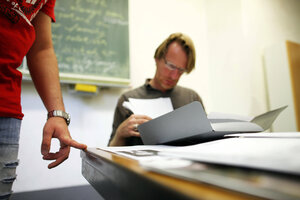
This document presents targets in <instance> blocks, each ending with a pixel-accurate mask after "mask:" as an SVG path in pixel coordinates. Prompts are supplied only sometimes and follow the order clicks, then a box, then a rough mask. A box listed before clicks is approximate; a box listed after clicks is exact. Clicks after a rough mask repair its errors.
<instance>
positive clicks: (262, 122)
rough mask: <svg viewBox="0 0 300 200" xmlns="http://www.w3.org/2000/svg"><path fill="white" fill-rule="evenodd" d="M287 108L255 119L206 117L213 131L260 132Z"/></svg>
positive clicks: (245, 117) (213, 115)
mask: <svg viewBox="0 0 300 200" xmlns="http://www.w3.org/2000/svg"><path fill="white" fill-rule="evenodd" d="M286 108H287V106H283V107H280V108H278V109H275V110H271V111H268V112H266V113H263V114H261V115H258V116H256V117H248V116H240V115H231V114H225V113H217V112H213V113H210V114H209V115H208V116H207V117H208V119H209V121H210V123H211V125H212V127H213V129H214V130H215V131H219V132H228V131H229V132H230V131H231V132H233V133H235V132H261V131H265V130H267V129H269V128H270V127H271V125H272V123H273V122H274V121H275V119H276V118H277V117H278V115H279V114H280V113H281V112H282V111H283V110H284V109H286Z"/></svg>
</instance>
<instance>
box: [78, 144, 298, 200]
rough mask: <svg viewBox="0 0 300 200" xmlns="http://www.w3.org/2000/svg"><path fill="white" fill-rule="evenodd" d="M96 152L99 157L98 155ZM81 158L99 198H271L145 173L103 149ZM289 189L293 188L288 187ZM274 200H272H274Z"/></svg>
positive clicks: (153, 199)
mask: <svg viewBox="0 0 300 200" xmlns="http://www.w3.org/2000/svg"><path fill="white" fill-rule="evenodd" d="M95 150H96V152H97V153H95ZM81 157H82V174H83V176H84V177H85V178H86V179H87V180H88V182H89V183H90V184H91V185H92V186H93V187H94V188H95V189H96V190H97V191H98V192H99V194H101V195H102V196H103V197H104V198H105V199H108V200H109V199H114V200H115V199H128V200H134V199H138V200H142V199H143V200H144V199H151V200H158V199H172V200H176V199H222V200H226V199H268V195H271V196H272V191H266V192H265V191H258V192H257V195H258V196H256V195H255V194H253V195H251V194H246V193H245V192H241V191H240V192H238V191H234V190H230V189H228V188H227V189H224V188H223V187H219V186H214V185H212V184H208V183H205V182H203V183H202V182H201V181H191V180H187V179H186V180H185V179H182V178H175V177H171V176H167V175H163V174H160V173H155V172H150V171H147V170H145V169H143V168H142V167H141V166H140V165H139V163H138V162H137V161H135V160H132V159H129V158H125V157H123V156H120V155H117V154H114V153H110V152H106V151H103V150H101V149H96V148H93V149H88V150H86V151H82V152H81ZM208 167H209V165H208ZM225 168H226V167H224V170H225ZM225 173H226V172H225ZM241 173H244V175H243V176H245V175H247V176H249V180H250V179H254V180H251V181H252V182H253V184H254V183H255V182H257V180H255V177H257V176H252V175H253V173H254V172H253V171H249V170H248V171H244V172H241V171H239V174H241ZM250 176H251V177H250ZM253 177H254V178H253ZM280 177H281V176H280ZM284 177H285V176H284ZM289 178H291V180H293V181H294V178H292V177H288V178H287V179H285V178H284V180H283V182H282V187H284V183H289V181H288V180H289ZM267 180H268V179H267ZM276 180H277V179H276ZM296 180H297V179H296ZM298 183H299V181H298ZM270 184H272V183H270ZM275 184H278V183H275ZM280 184H281V183H280ZM280 184H279V185H280ZM294 186H295V185H294ZM296 186H297V185H296ZM287 187H290V185H289V184H288V185H287ZM298 189H299V188H298ZM279 190H280V189H279ZM254 193H255V192H254ZM261 194H266V195H261ZM265 197H266V198H265ZM273 197H274V196H273ZM273 197H270V198H272V199H273ZM275 197H276V198H277V197H278V199H287V198H288V199H293V197H291V196H289V195H288V196H284V195H282V196H280V195H279V196H276V195H275ZM285 197H286V198H285ZM295 199H296V198H295Z"/></svg>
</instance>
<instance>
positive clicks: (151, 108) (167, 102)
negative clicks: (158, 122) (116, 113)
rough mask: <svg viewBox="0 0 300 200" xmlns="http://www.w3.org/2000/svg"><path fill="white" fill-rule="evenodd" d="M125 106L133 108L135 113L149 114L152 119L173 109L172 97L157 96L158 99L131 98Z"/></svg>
mask: <svg viewBox="0 0 300 200" xmlns="http://www.w3.org/2000/svg"><path fill="white" fill-rule="evenodd" d="M128 100H129V101H128V102H127V101H125V102H124V103H123V106H124V107H125V108H127V109H129V110H131V111H132V112H133V113H134V114H139V115H147V116H149V117H151V118H152V119H154V118H157V117H159V116H161V115H164V114H166V113H168V112H171V111H173V110H174V109H173V105H172V102H171V99H170V98H169V97H167V98H162V97H161V98H156V99H134V98H129V99H128Z"/></svg>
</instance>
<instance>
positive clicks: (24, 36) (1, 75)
mask: <svg viewBox="0 0 300 200" xmlns="http://www.w3.org/2000/svg"><path fill="white" fill-rule="evenodd" d="M54 6H55V0H48V1H47V0H1V1H0V117H13V118H17V119H22V118H23V116H24V115H23V113H22V108H21V82H22V74H21V73H20V72H19V71H18V70H17V68H18V67H19V66H20V65H21V63H22V60H23V58H24V56H25V55H26V54H27V52H28V50H29V49H30V47H31V46H32V44H33V42H34V40H35V31H34V27H33V25H32V24H31V21H32V19H33V18H34V17H35V16H36V14H37V13H38V12H39V11H43V12H44V13H45V14H47V15H48V16H50V17H51V19H52V21H55V17H54Z"/></svg>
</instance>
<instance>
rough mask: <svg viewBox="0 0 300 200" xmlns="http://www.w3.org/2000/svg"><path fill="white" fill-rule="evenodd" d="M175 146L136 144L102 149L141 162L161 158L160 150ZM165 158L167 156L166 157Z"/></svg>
mask: <svg viewBox="0 0 300 200" xmlns="http://www.w3.org/2000/svg"><path fill="white" fill-rule="evenodd" d="M170 148H175V147H174V146H167V145H136V146H122V147H102V148H101V150H104V151H109V152H112V153H115V154H118V155H122V156H124V157H127V158H130V159H133V160H137V161H139V162H141V161H145V160H147V161H148V160H154V159H156V160H157V159H160V158H159V157H162V156H159V155H158V152H159V151H163V150H164V149H170ZM164 158H165V157H164Z"/></svg>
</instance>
